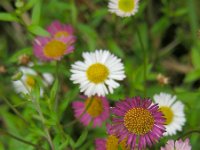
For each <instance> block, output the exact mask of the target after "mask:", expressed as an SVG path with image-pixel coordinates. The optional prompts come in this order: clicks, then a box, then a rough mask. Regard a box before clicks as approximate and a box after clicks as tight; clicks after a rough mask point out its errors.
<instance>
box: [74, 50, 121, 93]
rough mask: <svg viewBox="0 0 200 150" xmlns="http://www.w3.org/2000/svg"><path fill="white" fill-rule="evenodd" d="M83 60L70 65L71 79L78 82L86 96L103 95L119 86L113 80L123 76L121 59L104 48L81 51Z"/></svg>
mask: <svg viewBox="0 0 200 150" xmlns="http://www.w3.org/2000/svg"><path fill="white" fill-rule="evenodd" d="M83 58H84V61H83V62H81V61H77V62H75V64H73V65H72V69H71V72H72V75H71V80H72V81H74V83H76V84H77V83H78V84H80V89H81V92H84V94H85V95H87V96H92V95H96V94H97V95H98V96H105V95H106V94H108V93H109V92H110V93H113V89H115V88H117V87H119V83H117V82H116V81H115V80H119V81H120V80H123V79H124V78H125V74H124V65H123V64H122V63H121V59H119V58H117V57H116V56H114V55H112V54H110V52H109V51H106V50H96V51H95V52H90V53H89V52H86V53H83Z"/></svg>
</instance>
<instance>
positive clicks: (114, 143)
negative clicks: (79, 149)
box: [95, 125, 130, 150]
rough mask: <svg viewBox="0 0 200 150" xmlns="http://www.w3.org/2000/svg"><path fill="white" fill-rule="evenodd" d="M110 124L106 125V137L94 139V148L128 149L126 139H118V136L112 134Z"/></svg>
mask: <svg viewBox="0 0 200 150" xmlns="http://www.w3.org/2000/svg"><path fill="white" fill-rule="evenodd" d="M110 127H111V126H110V125H107V133H108V136H107V137H106V138H97V139H95V149H96V150H118V149H119V148H121V149H122V150H130V147H128V146H127V145H126V142H127V139H124V140H122V141H119V138H118V137H117V136H116V135H114V134H113V133H112V132H111V130H110Z"/></svg>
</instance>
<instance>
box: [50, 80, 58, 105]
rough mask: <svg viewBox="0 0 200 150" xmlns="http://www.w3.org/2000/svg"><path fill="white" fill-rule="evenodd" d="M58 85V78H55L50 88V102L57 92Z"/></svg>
mask: <svg viewBox="0 0 200 150" xmlns="http://www.w3.org/2000/svg"><path fill="white" fill-rule="evenodd" d="M58 87H59V82H58V79H56V80H55V82H54V84H53V86H52V88H51V92H50V100H51V102H53V101H54V99H55V98H56V93H57V92H58Z"/></svg>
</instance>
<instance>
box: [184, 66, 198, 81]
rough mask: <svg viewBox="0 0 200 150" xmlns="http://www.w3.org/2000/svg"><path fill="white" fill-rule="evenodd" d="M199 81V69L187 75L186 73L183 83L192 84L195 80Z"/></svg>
mask: <svg viewBox="0 0 200 150" xmlns="http://www.w3.org/2000/svg"><path fill="white" fill-rule="evenodd" d="M198 79H200V69H198V70H194V71H191V72H189V73H187V75H186V77H185V79H184V82H185V83H190V82H194V81H196V80H198Z"/></svg>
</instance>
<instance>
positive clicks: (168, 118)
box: [160, 106, 174, 125]
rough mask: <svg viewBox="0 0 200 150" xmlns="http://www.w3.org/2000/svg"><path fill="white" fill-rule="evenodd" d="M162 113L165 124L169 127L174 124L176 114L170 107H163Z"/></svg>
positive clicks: (161, 108)
mask: <svg viewBox="0 0 200 150" xmlns="http://www.w3.org/2000/svg"><path fill="white" fill-rule="evenodd" d="M160 111H161V112H162V113H163V114H164V116H165V118H166V121H165V124H166V125H168V124H170V123H171V122H172V120H173V118H174V113H173V111H172V109H171V108H170V107H167V106H161V107H160Z"/></svg>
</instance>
